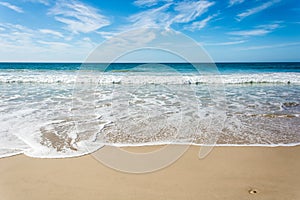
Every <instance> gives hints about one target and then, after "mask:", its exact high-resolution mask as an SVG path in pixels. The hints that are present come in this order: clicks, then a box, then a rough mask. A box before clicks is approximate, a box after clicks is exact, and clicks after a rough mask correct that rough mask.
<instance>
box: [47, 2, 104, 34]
mask: <svg viewBox="0 0 300 200" xmlns="http://www.w3.org/2000/svg"><path fill="white" fill-rule="evenodd" d="M49 14H50V15H54V17H55V19H56V20H57V21H59V22H61V23H64V24H66V25H67V27H66V28H67V29H68V30H70V31H71V32H73V33H80V32H82V33H89V32H92V31H95V30H98V29H100V28H102V27H104V26H107V25H109V24H110V21H109V20H108V19H107V17H105V16H104V15H102V14H99V10H97V9H95V8H93V7H91V6H88V5H86V4H83V3H81V2H79V1H75V0H71V1H65V0H60V1H58V2H56V4H55V6H54V7H53V8H52V9H51V10H50V12H49Z"/></svg>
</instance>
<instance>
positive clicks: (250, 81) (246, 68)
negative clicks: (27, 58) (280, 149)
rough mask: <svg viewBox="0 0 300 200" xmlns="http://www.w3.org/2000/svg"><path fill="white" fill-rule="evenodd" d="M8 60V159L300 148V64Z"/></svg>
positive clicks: (1, 108) (4, 120) (0, 99)
mask: <svg viewBox="0 0 300 200" xmlns="http://www.w3.org/2000/svg"><path fill="white" fill-rule="evenodd" d="M199 66H200V67H199V68H198V69H197V70H196V69H195V68H194V66H193V65H191V64H180V63H177V64H174V63H166V64H130V63H127V64H126V63H123V64H112V65H107V64H84V65H81V64H78V63H77V64H76V63H73V64H72V63H52V64H49V63H0V91H1V92H0V127H1V130H0V157H5V156H9V155H15V154H19V153H24V154H26V155H28V156H33V157H73V156H78V155H83V154H86V153H89V152H92V151H95V150H97V149H99V148H100V147H101V146H103V145H116V146H131V145H149V144H169V143H179V144H186V143H189V144H194V145H201V144H210V145H219V146H221V145H229V146H233V145H239V146H253V145H254V146H270V147H271V146H291V145H298V144H300V133H299V126H300V98H299V94H300V63H217V64H216V65H214V64H199Z"/></svg>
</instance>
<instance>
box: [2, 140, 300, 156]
mask: <svg viewBox="0 0 300 200" xmlns="http://www.w3.org/2000/svg"><path fill="white" fill-rule="evenodd" d="M168 145H172V146H174V145H176V146H181V145H182V146H189V147H196V148H197V147H198V148H200V147H212V148H215V147H254V148H256V147H262V148H278V147H297V146H299V147H300V143H290V144H273V145H270V144H243V145H242V144H216V145H204V144H196V143H171V144H166V143H149V144H130V145H129V144H103V146H101V147H99V148H98V149H97V150H96V151H92V152H86V153H83V154H82V155H75V156H67V157H34V156H30V155H26V154H25V153H24V152H21V153H18V154H13V155H8V156H4V157H1V156H0V160H1V159H5V158H10V157H14V156H20V155H23V156H26V157H29V158H37V159H64V158H65V159H69V158H79V157H82V156H88V155H91V154H93V153H94V152H97V151H99V150H101V149H102V148H103V147H105V146H108V147H116V148H143V147H145V148H151V147H160V146H168ZM189 147H188V148H189Z"/></svg>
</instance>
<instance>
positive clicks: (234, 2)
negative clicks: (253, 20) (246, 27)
mask: <svg viewBox="0 0 300 200" xmlns="http://www.w3.org/2000/svg"><path fill="white" fill-rule="evenodd" d="M244 1H245V0H229V6H233V5H237V4H241V3H243V2H244Z"/></svg>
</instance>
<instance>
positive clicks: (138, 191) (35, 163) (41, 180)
mask: <svg viewBox="0 0 300 200" xmlns="http://www.w3.org/2000/svg"><path fill="white" fill-rule="evenodd" d="M152 148H154V147H133V148H128V149H127V150H129V151H151V150H152ZM198 152H199V147H195V146H193V147H190V148H189V149H188V151H187V152H186V153H185V154H184V155H183V156H182V157H181V158H180V159H179V160H177V161H176V162H175V163H173V164H172V165H171V166H169V167H167V168H164V169H161V170H158V171H156V172H153V173H144V174H129V173H122V172H118V171H116V170H113V169H111V168H108V167H106V166H105V165H103V164H101V163H99V162H98V161H97V160H96V159H94V157H92V156H91V155H87V156H82V157H79V158H68V159H38V158H29V157H26V156H24V155H19V156H13V157H9V158H3V159H0V177H1V178H0V200H23V199H26V200H35V199H39V200H40V199H43V200H49V199H51V200H52V199H55V200H60V199H62V200H68V199H70V200H71V199H72V200H77V199H87V200H93V199H97V200H99V199H105V200H110V199H125V200H127V199H132V200H134V199H143V200H147V199H155V200H159V199H172V200H176V199H181V200H182V199H191V200H192V199H197V200H199V199H205V200H210V199H221V200H226V199H228V200H235V199H236V200H243V199H245V200H251V199H254V200H260V199H264V200H268V199H270V200H277V199H278V200H284V199H287V200H293V199H295V200H296V199H297V200H298V199H300V147H299V146H298V147H215V148H214V149H213V151H212V152H211V153H210V154H209V155H208V156H207V157H205V158H204V159H199V158H198Z"/></svg>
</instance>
